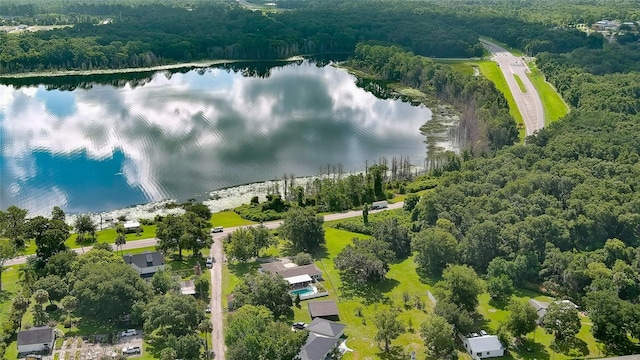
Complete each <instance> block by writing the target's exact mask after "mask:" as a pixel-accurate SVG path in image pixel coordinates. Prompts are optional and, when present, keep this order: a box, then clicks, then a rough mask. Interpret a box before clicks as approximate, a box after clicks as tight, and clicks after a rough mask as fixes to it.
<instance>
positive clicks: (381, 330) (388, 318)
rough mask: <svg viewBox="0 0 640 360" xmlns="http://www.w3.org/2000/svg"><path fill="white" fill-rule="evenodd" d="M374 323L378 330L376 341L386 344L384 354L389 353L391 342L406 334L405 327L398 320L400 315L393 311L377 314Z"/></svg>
mask: <svg viewBox="0 0 640 360" xmlns="http://www.w3.org/2000/svg"><path fill="white" fill-rule="evenodd" d="M374 323H375V325H376V328H378V332H376V336H375V337H374V340H375V341H377V342H378V343H380V342H382V343H383V344H384V352H385V353H388V352H389V345H391V341H392V340H393V339H396V338H397V337H398V336H400V335H402V333H404V331H405V329H404V326H403V325H402V323H401V322H400V321H399V320H398V314H397V313H396V312H395V311H391V310H383V311H380V312H379V313H377V314H376V317H375V319H374Z"/></svg>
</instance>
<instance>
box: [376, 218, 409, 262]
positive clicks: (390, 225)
mask: <svg viewBox="0 0 640 360" xmlns="http://www.w3.org/2000/svg"><path fill="white" fill-rule="evenodd" d="M373 236H374V237H375V238H376V239H378V240H381V241H384V242H386V243H388V244H389V247H390V249H391V250H392V251H393V252H394V254H395V257H396V258H398V259H403V258H406V257H407V256H409V255H411V238H410V237H409V231H408V230H407V228H406V227H404V226H403V225H402V224H400V222H399V221H398V218H396V217H392V218H387V219H385V220H383V221H380V222H378V223H376V226H375V229H374V231H373Z"/></svg>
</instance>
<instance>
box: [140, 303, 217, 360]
mask: <svg viewBox="0 0 640 360" xmlns="http://www.w3.org/2000/svg"><path fill="white" fill-rule="evenodd" d="M143 318H144V330H145V332H148V333H151V332H154V331H158V334H159V335H160V336H163V337H167V336H169V335H173V336H176V337H180V336H185V335H189V334H193V333H194V332H196V331H198V325H199V324H200V322H201V321H202V320H203V319H204V318H205V316H204V312H203V311H202V310H201V309H200V307H198V302H197V300H196V299H195V298H194V297H192V296H184V295H182V294H179V293H167V294H165V295H162V296H156V297H154V298H153V299H152V300H151V301H150V302H149V303H148V304H147V306H146V308H145V311H144V313H143ZM176 350H178V351H179V349H176Z"/></svg>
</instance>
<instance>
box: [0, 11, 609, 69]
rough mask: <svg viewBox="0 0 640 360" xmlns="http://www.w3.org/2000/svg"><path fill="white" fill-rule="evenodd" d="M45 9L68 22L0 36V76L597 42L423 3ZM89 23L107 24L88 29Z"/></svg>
mask: <svg viewBox="0 0 640 360" xmlns="http://www.w3.org/2000/svg"><path fill="white" fill-rule="evenodd" d="M283 5H284V6H286V4H283ZM11 6H13V5H7V6H5V7H4V8H3V7H0V15H2V14H3V12H4V13H7V14H8V13H18V12H23V13H25V14H29V15H30V16H32V17H35V15H31V14H33V13H36V12H38V10H37V9H31V10H28V9H22V10H20V9H21V8H19V5H15V6H14V7H11ZM25 6H27V5H25ZM54 10H55V11H59V12H61V13H63V14H65V16H69V15H70V14H73V15H74V16H73V17H72V18H71V17H69V18H68V19H67V20H68V22H71V23H74V24H75V26H74V27H73V28H64V29H57V30H51V31H42V32H35V33H32V32H25V33H21V34H2V33H0V74H1V73H15V72H25V71H38V70H40V71H42V70H66V69H96V68H123V67H146V66H154V65H159V64H167V63H175V62H185V61H193V60H202V59H215V58H221V59H282V58H287V57H290V56H293V55H300V54H319V53H325V54H330V53H338V52H348V53H351V52H353V50H354V48H355V45H356V44H357V43H358V42H362V41H375V42H378V43H380V44H394V45H399V46H401V47H403V48H404V49H405V50H409V51H412V52H413V53H415V54H417V55H423V56H430V57H474V56H475V57H477V56H482V54H483V49H482V46H481V45H480V43H479V42H478V35H479V34H483V35H487V36H493V37H496V38H500V39H502V40H503V41H505V42H507V43H509V44H510V45H512V46H518V47H520V48H523V49H526V50H527V51H528V52H530V53H532V54H535V53H538V52H540V51H553V52H566V51H571V50H574V49H576V48H579V47H584V46H588V47H592V48H598V47H601V46H602V38H601V37H600V38H597V37H587V36H586V35H585V34H584V33H581V32H579V31H577V30H575V29H554V28H551V27H547V26H545V25H543V24H539V23H526V22H524V21H522V20H519V19H515V18H505V17H500V16H497V15H494V14H490V13H489V14H482V13H481V14H475V13H468V12H466V11H463V10H461V11H459V12H457V11H456V10H454V9H453V8H447V7H442V6H433V4H430V3H426V2H385V1H361V2H360V1H359V2H351V1H322V2H315V1H314V2H304V6H302V7H301V8H298V9H295V10H292V11H282V12H275V13H274V12H265V13H263V12H260V11H250V10H246V9H243V8H241V7H239V6H238V5H237V4H235V3H200V4H194V5H193V6H191V7H186V6H184V5H178V4H167V5H164V4H138V5H117V4H100V3H98V4H79V3H70V4H66V5H64V6H62V5H60V7H59V8H56V9H52V11H54ZM77 14H83V15H82V16H77ZM83 16H84V17H83ZM87 17H89V18H88V19H87ZM96 17H98V18H99V19H102V18H108V19H111V22H110V23H108V24H104V25H97V23H98V22H97V19H98V18H96Z"/></svg>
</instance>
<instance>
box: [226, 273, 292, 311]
mask: <svg viewBox="0 0 640 360" xmlns="http://www.w3.org/2000/svg"><path fill="white" fill-rule="evenodd" d="M233 303H234V306H236V307H241V306H243V305H254V306H260V305H262V306H264V307H266V308H267V309H269V311H271V312H272V313H273V315H274V316H275V317H277V318H279V317H281V316H289V315H291V314H292V313H293V310H292V309H291V306H292V305H293V301H292V299H291V295H289V283H288V282H287V281H285V280H284V279H283V278H282V276H280V275H273V274H270V273H265V274H260V273H258V274H246V275H244V276H243V277H242V281H241V282H240V283H239V284H238V285H236V287H235V289H234V290H233Z"/></svg>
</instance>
